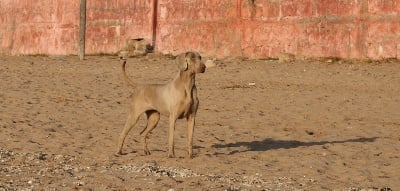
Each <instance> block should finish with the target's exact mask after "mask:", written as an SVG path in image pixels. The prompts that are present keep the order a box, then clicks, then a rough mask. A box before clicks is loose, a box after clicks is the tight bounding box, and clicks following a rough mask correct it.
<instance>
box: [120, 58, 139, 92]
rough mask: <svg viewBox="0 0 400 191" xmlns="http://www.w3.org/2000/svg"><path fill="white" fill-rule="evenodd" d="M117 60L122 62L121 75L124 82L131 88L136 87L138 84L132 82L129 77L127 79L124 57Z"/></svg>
mask: <svg viewBox="0 0 400 191" xmlns="http://www.w3.org/2000/svg"><path fill="white" fill-rule="evenodd" d="M119 61H120V62H121V63H122V75H123V76H124V80H125V82H126V83H127V84H128V85H130V86H132V87H133V88H137V87H138V86H139V84H137V83H135V82H133V81H132V80H131V79H129V77H128V75H126V71H125V65H126V59H125V58H123V57H119Z"/></svg>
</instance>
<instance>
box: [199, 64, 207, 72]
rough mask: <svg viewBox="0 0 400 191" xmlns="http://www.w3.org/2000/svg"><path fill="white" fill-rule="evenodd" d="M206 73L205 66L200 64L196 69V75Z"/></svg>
mask: <svg viewBox="0 0 400 191" xmlns="http://www.w3.org/2000/svg"><path fill="white" fill-rule="evenodd" d="M205 71H206V65H205V64H203V63H201V64H200V66H199V67H198V68H197V73H204V72H205Z"/></svg>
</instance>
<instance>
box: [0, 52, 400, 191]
mask: <svg viewBox="0 0 400 191" xmlns="http://www.w3.org/2000/svg"><path fill="white" fill-rule="evenodd" d="M127 72H128V74H129V76H130V77H131V78H132V79H134V81H136V82H140V83H164V82H167V81H168V80H169V79H171V78H172V77H173V76H174V75H175V73H176V72H177V66H176V65H175V64H174V60H173V58H172V57H168V56H165V57H163V56H157V55H151V56H147V57H141V58H129V59H128V65H127ZM399 72H400V62H399V61H397V60H385V61H374V62H372V61H349V60H338V59H320V60H296V61H287V62H280V61H278V60H248V59H243V58H242V59H240V58H227V59H223V60H218V61H217V66H216V67H213V68H208V69H207V71H206V72H205V73H204V74H199V75H198V76H197V77H196V83H197V87H198V92H199V98H200V107H199V111H198V115H197V118H196V119H197V120H196V127H195V133H194V145H195V146H194V148H195V149H194V153H195V158H194V159H188V158H187V157H186V156H187V152H186V148H187V147H186V127H185V124H186V123H185V121H178V123H177V128H176V133H175V135H176V136H175V143H176V144H175V147H176V150H175V151H176V155H177V157H176V158H167V146H166V145H167V140H166V136H167V124H168V118H166V117H162V118H161V120H160V123H159V125H158V127H157V128H156V129H154V131H153V132H152V134H151V135H150V137H149V139H148V142H149V148H150V150H151V152H152V154H151V155H150V156H145V155H144V154H143V151H142V149H141V145H140V144H139V141H140V136H139V133H140V131H141V130H142V129H143V127H144V126H145V123H146V121H145V117H144V116H143V117H142V118H141V119H140V121H139V123H138V125H137V127H136V128H134V129H133V130H132V131H131V132H130V134H129V135H128V137H127V140H126V142H125V145H124V148H123V151H124V152H125V153H127V154H126V155H122V156H119V157H117V156H114V153H115V151H116V144H117V139H118V136H119V134H120V132H121V131H122V127H123V125H124V123H125V119H126V117H127V114H128V97H129V95H130V94H131V93H132V92H134V90H133V89H132V88H130V87H129V86H127V85H126V84H125V82H124V81H123V79H122V76H121V69H120V64H119V62H118V61H117V59H116V57H113V56H89V57H87V59H86V60H84V61H79V59H78V58H77V57H76V56H67V57H39V56H38V57H27V56H21V57H9V56H1V57H0V106H1V107H0V190H74V189H75V190H351V191H356V190H382V191H383V190H399V189H400V171H399V169H400V112H399V111H400V75H399Z"/></svg>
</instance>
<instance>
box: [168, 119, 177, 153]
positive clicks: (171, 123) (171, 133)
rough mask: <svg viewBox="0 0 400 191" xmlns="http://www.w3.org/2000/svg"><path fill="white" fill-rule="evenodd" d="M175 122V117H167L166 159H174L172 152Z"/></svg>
mask: <svg viewBox="0 0 400 191" xmlns="http://www.w3.org/2000/svg"><path fill="white" fill-rule="evenodd" d="M175 122H176V116H175V115H170V116H169V130H168V157H169V158H173V157H175V151H174V132H175Z"/></svg>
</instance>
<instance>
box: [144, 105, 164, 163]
mask: <svg viewBox="0 0 400 191" xmlns="http://www.w3.org/2000/svg"><path fill="white" fill-rule="evenodd" d="M146 115H147V125H146V128H145V129H144V130H143V131H142V132H141V133H140V135H141V137H142V140H141V141H142V145H143V151H144V154H145V155H149V154H150V151H149V149H148V148H147V142H146V138H147V135H148V134H149V133H150V132H151V131H152V130H153V129H154V128H155V127H156V126H157V124H158V121H159V120H160V113H159V112H158V111H155V110H150V111H146Z"/></svg>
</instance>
